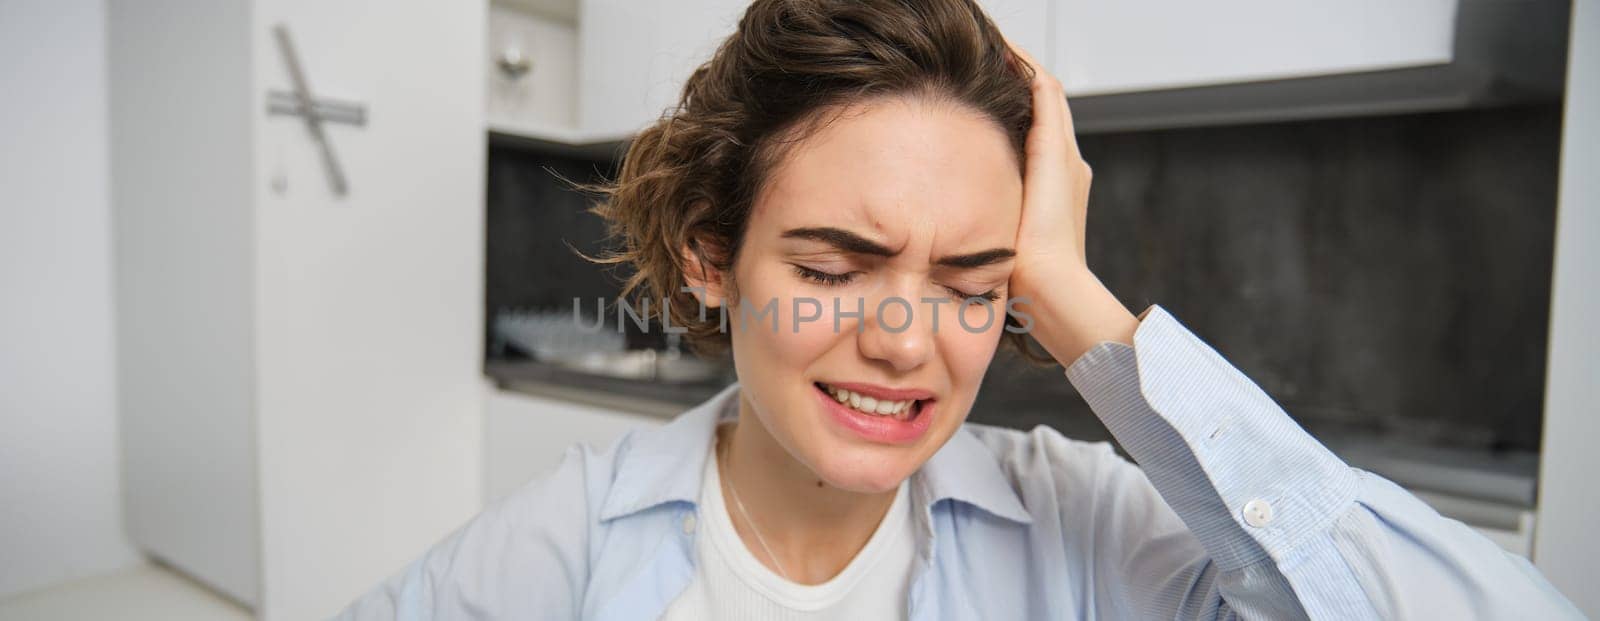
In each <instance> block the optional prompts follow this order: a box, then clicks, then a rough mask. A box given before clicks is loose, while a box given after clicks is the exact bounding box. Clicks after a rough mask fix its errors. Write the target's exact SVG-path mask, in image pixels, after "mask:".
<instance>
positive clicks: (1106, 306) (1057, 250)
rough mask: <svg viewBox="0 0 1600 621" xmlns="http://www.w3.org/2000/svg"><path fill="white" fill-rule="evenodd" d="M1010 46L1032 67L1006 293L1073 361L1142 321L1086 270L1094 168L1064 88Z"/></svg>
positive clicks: (1123, 336)
mask: <svg viewBox="0 0 1600 621" xmlns="http://www.w3.org/2000/svg"><path fill="white" fill-rule="evenodd" d="M1008 43H1010V42H1008ZM1010 45H1011V51H1012V53H1013V54H1015V55H1016V57H1017V58H1018V59H1020V60H1021V61H1022V62H1023V63H1025V64H1027V65H1028V66H1029V67H1031V68H1032V69H1033V74H1034V77H1033V126H1032V128H1031V129H1029V131H1028V142H1027V147H1026V149H1025V157H1026V161H1025V162H1024V164H1023V184H1022V220H1021V226H1020V228H1019V230H1018V231H1017V246H1016V250H1017V259H1016V264H1015V267H1014V268H1013V271H1012V274H1011V282H1010V287H1009V288H1010V297H1012V298H1013V299H1018V302H1017V305H1018V308H1019V309H1020V310H1022V311H1023V312H1027V313H1028V314H1029V315H1031V316H1032V317H1033V319H1034V323H1033V326H1032V334H1033V337H1034V339H1035V340H1037V341H1039V344H1040V345H1042V346H1044V348H1045V350H1046V351H1048V352H1050V355H1051V356H1052V357H1054V358H1055V359H1056V361H1057V362H1060V363H1061V364H1062V365H1071V364H1072V363H1073V361H1075V360H1077V359H1078V357H1079V356H1081V355H1082V354H1083V352H1085V351H1088V349H1089V348H1091V347H1093V346H1094V345H1095V344H1097V343H1099V342H1101V341H1118V342H1122V343H1127V344H1132V342H1133V341H1132V339H1133V332H1134V330H1135V329H1137V328H1138V323H1139V320H1138V319H1136V318H1135V317H1134V316H1133V315H1132V314H1131V313H1129V312H1128V310H1127V308H1125V307H1123V306H1122V303H1121V302H1118V301H1117V299H1116V296H1114V295H1112V294H1111V292H1110V290H1108V289H1106V288H1105V286H1104V285H1103V284H1101V282H1100V280H1099V279H1098V278H1096V277H1095V276H1094V274H1093V273H1092V272H1091V271H1090V270H1089V266H1088V261H1087V254H1086V252H1085V240H1086V237H1085V231H1086V224H1087V221H1088V211H1089V184H1090V182H1091V180H1092V179H1093V176H1094V175H1093V171H1092V170H1091V169H1090V168H1089V164H1088V163H1087V162H1085V161H1084V159H1083V155H1082V154H1081V153H1080V152H1079V151H1078V140H1077V136H1076V134H1075V133H1074V131H1073V126H1072V112H1071V110H1070V109H1069V108H1068V106H1067V97H1066V91H1065V90H1064V89H1063V88H1062V86H1061V81H1060V80H1057V79H1056V77H1055V76H1053V75H1051V74H1050V72H1049V71H1047V70H1046V69H1045V68H1044V66H1043V65H1041V64H1039V63H1038V61H1036V60H1034V59H1033V57H1032V56H1031V55H1029V54H1028V53H1027V52H1026V51H1025V50H1023V49H1021V48H1020V47H1017V45H1016V44H1015V43H1010Z"/></svg>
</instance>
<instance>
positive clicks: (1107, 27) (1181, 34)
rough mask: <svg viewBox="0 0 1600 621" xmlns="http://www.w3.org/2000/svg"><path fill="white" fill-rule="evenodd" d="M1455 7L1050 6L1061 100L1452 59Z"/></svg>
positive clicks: (1414, 1)
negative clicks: (1064, 93) (1064, 91)
mask: <svg viewBox="0 0 1600 621" xmlns="http://www.w3.org/2000/svg"><path fill="white" fill-rule="evenodd" d="M1456 4H1457V0H1345V1H1342V2H1328V1H1326V0H1215V1H1213V2H1185V1H1183V0H1133V1H1130V2H1103V1H1097V0H1059V1H1058V2H1057V3H1056V4H1055V5H1054V13H1055V14H1054V16H1053V22H1054V30H1053V32H1052V37H1053V41H1054V46H1055V47H1054V50H1053V55H1052V56H1051V58H1052V61H1053V66H1052V70H1054V71H1055V72H1056V73H1057V74H1059V75H1060V76H1061V80H1062V83H1063V85H1064V86H1065V87H1066V89H1067V93H1068V94H1069V95H1079V96H1081V95H1103V94H1109V93H1126V92H1134V91H1144V90H1154V89H1166V88H1178V87H1192V86H1203V85H1215V84H1227V83H1234V82H1249V81H1256V80H1268V79H1285V78H1304V77H1312V76H1320V75H1329V74H1336V73H1351V72H1361V71H1374V70H1380V69H1394V68H1399V67H1413V66H1419V65H1435V64H1444V63H1448V62H1450V60H1451V57H1452V56H1451V51H1452V47H1451V46H1452V44H1453V43H1454V34H1455V31H1454V27H1455V13H1456Z"/></svg>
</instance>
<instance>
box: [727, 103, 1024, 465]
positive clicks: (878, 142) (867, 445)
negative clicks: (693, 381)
mask: <svg viewBox="0 0 1600 621" xmlns="http://www.w3.org/2000/svg"><path fill="white" fill-rule="evenodd" d="M1021 209H1022V178H1021V175H1020V173H1019V172H1018V166H1017V161H1016V156H1015V155H1014V153H1013V152H1012V149H1011V146H1010V143H1009V142H1008V140H1007V138H1006V135H1005V133H1004V132H1003V131H1002V130H1001V129H1000V128H999V127H997V126H996V125H995V124H994V123H993V122H992V121H990V120H988V119H987V118H986V117H984V116H982V115H980V114H979V113H977V112H975V111H973V110H971V109H968V108H966V107H962V106H960V105H957V104H952V103H948V102H940V101H928V100H925V99H921V98H890V99H880V100H874V101H871V102H868V103H865V104H858V105H856V106H852V107H850V108H848V109H846V110H845V113H844V114H843V115H841V116H839V117H838V118H837V119H836V120H835V121H833V122H832V123H830V124H827V125H826V126H825V127H823V128H822V129H820V130H818V131H816V132H815V133H813V134H812V135H810V136H808V137H807V138H805V139H804V140H803V141H801V142H799V143H797V144H795V145H793V146H792V147H791V148H790V149H789V150H788V152H787V153H786V154H785V155H784V157H783V159H782V161H781V162H779V163H778V164H777V165H776V166H775V167H774V169H773V170H772V172H771V174H770V175H769V177H768V181H767V183H766V185H765V186H764V188H763V191H762V194H761V196H759V197H758V199H757V200H756V204H755V206H754V207H753V210H752V212H751V214H750V219H749V224H748V228H747V230H746V233H745V240H744V245H743V247H742V249H741V251H740V254H739V256H738V258H737V260H736V261H735V264H734V268H733V270H734V281H735V283H736V286H737V290H738V297H739V300H740V301H739V304H740V306H741V308H740V309H739V310H732V309H730V311H729V313H730V318H729V321H730V328H729V330H730V332H731V337H732V341H733V356H734V364H735V368H736V369H737V371H738V374H739V381H740V385H741V387H742V389H743V398H744V399H745V403H744V404H743V405H744V407H746V408H748V409H749V410H752V411H753V413H754V414H755V415H756V416H757V418H758V419H759V420H760V421H761V423H762V424H763V426H764V427H765V429H766V431H767V432H768V433H769V434H770V435H771V437H772V438H773V439H774V440H776V441H777V443H778V444H780V445H782V446H783V448H785V449H786V450H787V451H788V452H789V454H790V455H792V456H794V458H795V459H796V460H798V461H799V462H800V463H802V464H804V465H805V466H807V467H809V468H810V469H811V470H812V471H813V472H814V473H816V475H817V476H818V477H819V478H820V479H822V480H823V481H826V482H827V483H829V484H831V485H833V486H835V487H839V488H843V489H847V490H851V491H857V492H866V493H873V492H882V491H886V490H889V489H892V488H894V487H895V486H896V485H898V484H899V483H900V481H902V480H903V479H905V478H906V477H908V476H910V475H911V474H912V473H913V472H914V471H916V469H917V468H919V467H921V465H922V464H923V462H925V461H927V460H928V458H930V457H932V456H933V454H934V453H935V452H936V451H938V449H939V448H940V447H941V446H943V445H944V443H945V441H946V440H948V439H949V438H950V436H951V434H953V433H955V432H956V430H957V429H958V428H959V427H960V426H961V424H962V422H963V421H964V420H965V419H966V416H967V412H968V410H969V408H970V407H971V406H972V402H973V399H974V398H975V397H976V396H977V391H978V385H979V384H980V383H981V381H982V379H983V374H984V371H985V370H986V369H987V368H988V366H989V362H990V359H991V358H993V356H994V353H995V349H996V346H997V344H998V342H999V339H1000V337H1001V335H1002V334H1003V330H1004V324H1005V304H1006V289H1005V287H1006V281H1007V280H1008V279H1009V278H1010V275H1011V268H1012V263H1013V261H1012V260H1011V258H1010V256H1009V255H1010V251H1011V249H1012V248H1013V246H1014V244H1015V241H1016V235H1017V226H1018V222H1019V219H1020V217H1021ZM986 295H987V296H993V300H992V301H991V302H990V305H989V306H987V307H986V306H984V305H981V304H977V303H971V304H965V305H963V303H962V302H963V300H964V299H967V298H972V297H979V298H981V297H984V296H986ZM768 304H774V306H773V307H771V310H772V311H773V314H772V315H768V316H766V317H760V318H759V320H757V319H755V318H756V317H759V313H760V312H761V311H762V310H764V307H766V306H767V305H768ZM836 309H837V310H838V311H841V312H839V313H836V312H835V311H836ZM880 309H881V313H880ZM857 310H860V311H861V314H860V315H859V316H855V315H851V313H855V312H856V311H857ZM797 311H798V312H797ZM990 312H992V313H993V316H992V318H990ZM836 314H837V317H836ZM836 320H837V322H838V329H837V330H835V325H834V324H835V321H836ZM740 323H743V324H746V325H743V326H741V325H739V324H740ZM774 324H776V329H774ZM858 324H859V325H858ZM841 386H844V387H849V388H851V389H854V392H855V393H856V394H855V397H854V398H852V397H851V396H849V395H848V394H846V395H845V396H844V398H845V402H844V403H840V401H839V400H838V399H839V397H838V396H835V391H836V390H837V389H838V388H839V387H841ZM896 391H898V392H899V394H894V393H895V392H896ZM874 395H876V398H874V399H873V400H874V401H879V402H880V403H879V405H878V406H877V407H876V408H875V413H873V414H867V413H864V412H861V411H860V410H862V409H867V408H868V407H871V405H872V404H871V402H869V401H867V400H866V399H865V397H873V396H874ZM857 399H859V400H860V401H859V402H858V401H857ZM910 399H915V403H911V404H908V405H904V406H900V405H897V404H898V403H899V402H903V401H907V400H910ZM883 401H888V402H889V405H883V404H882V402H883ZM852 405H854V406H855V407H851V406H852ZM897 408H898V409H899V411H898V412H896V411H895V410H896V409H897ZM885 410H887V411H889V413H888V414H879V413H877V412H882V411H885Z"/></svg>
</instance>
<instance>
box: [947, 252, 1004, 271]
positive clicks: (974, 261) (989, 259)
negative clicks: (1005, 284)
mask: <svg viewBox="0 0 1600 621" xmlns="http://www.w3.org/2000/svg"><path fill="white" fill-rule="evenodd" d="M1015 256H1017V251H1015V250H1012V249H1010V248H990V249H988V250H983V251H979V252H973V253H969V254H956V255H950V256H947V257H939V259H938V260H936V261H934V263H937V264H939V265H944V266H947V267H954V268H958V269H970V268H974V267H983V266H985V265H990V264H993V263H999V262H1001V261H1004V260H1006V259H1009V258H1012V257H1015Z"/></svg>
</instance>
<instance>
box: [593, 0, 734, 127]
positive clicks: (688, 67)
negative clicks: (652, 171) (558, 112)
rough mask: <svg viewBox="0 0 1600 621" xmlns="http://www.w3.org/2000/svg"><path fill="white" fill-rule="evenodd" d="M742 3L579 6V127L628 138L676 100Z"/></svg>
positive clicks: (656, 1) (598, 0) (628, 0)
mask: <svg viewBox="0 0 1600 621" xmlns="http://www.w3.org/2000/svg"><path fill="white" fill-rule="evenodd" d="M747 5H748V2H747V1H746V0H686V1H683V2H665V1H662V0H645V1H639V0H583V1H582V2H581V3H580V4H579V13H578V76H579V78H578V126H579V127H580V128H581V129H582V130H583V131H585V132H591V133H595V134H601V135H631V134H632V133H634V132H637V131H639V130H640V129H642V128H644V127H645V126H647V125H649V124H650V123H652V122H654V121H655V120H656V119H657V118H660V116H661V114H662V112H664V111H665V110H667V109H668V108H670V107H671V106H672V105H673V104H674V103H676V101H677V99H678V94H679V92H681V91H682V89H683V83H684V82H685V81H686V80H687V79H688V78H689V74H690V73H691V72H693V71H694V68H695V67H697V66H699V65H700V64H701V63H704V62H705V61H706V60H709V59H710V58H711V54H712V52H713V51H715V50H716V46H717V45H718V44H720V43H721V42H722V41H723V40H724V39H726V38H727V37H728V36H729V35H731V34H733V32H734V29H735V28H736V27H737V26H738V21H739V17H740V16H742V15H743V14H744V9H745V7H746V6H747Z"/></svg>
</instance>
